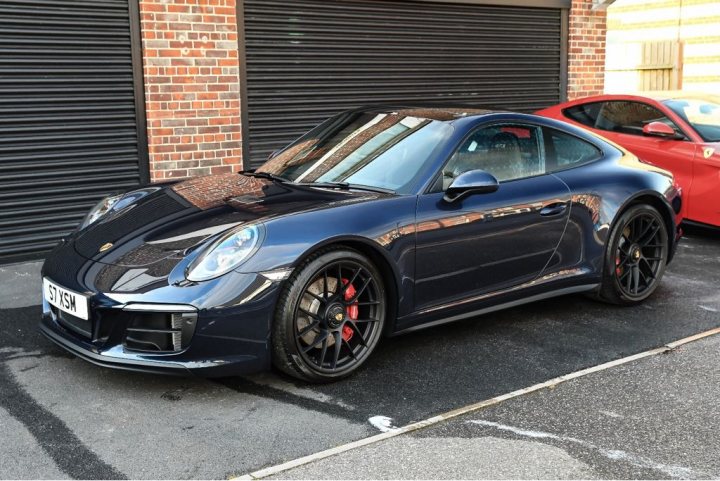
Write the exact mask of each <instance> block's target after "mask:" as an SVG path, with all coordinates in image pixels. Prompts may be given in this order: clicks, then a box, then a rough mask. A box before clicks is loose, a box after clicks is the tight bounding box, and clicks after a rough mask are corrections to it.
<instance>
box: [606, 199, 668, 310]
mask: <svg viewBox="0 0 720 481" xmlns="http://www.w3.org/2000/svg"><path fill="white" fill-rule="evenodd" d="M668 241H669V237H668V232H667V227H666V225H665V221H664V220H663V218H662V217H661V216H660V213H659V212H658V211H657V210H656V209H655V208H653V207H651V206H648V205H638V206H633V207H631V208H630V209H628V211H626V212H625V213H624V214H623V215H622V217H621V218H620V220H619V221H618V223H617V225H616V226H615V228H614V229H613V232H612V235H611V237H610V244H609V248H608V251H607V255H606V257H607V258H606V269H605V276H604V281H603V286H602V289H601V293H600V296H601V297H602V298H603V299H604V300H607V301H609V302H613V303H616V304H635V303H637V302H640V301H643V300H645V299H647V298H648V297H649V296H650V295H651V294H652V293H653V292H654V291H655V289H657V286H658V284H659V282H660V279H661V278H662V275H663V273H664V272H665V265H666V261H667V256H668Z"/></svg>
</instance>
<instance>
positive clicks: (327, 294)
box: [323, 269, 330, 300]
mask: <svg viewBox="0 0 720 481" xmlns="http://www.w3.org/2000/svg"><path fill="white" fill-rule="evenodd" d="M323 298H324V299H325V300H328V299H329V298H330V291H329V290H328V273H327V269H325V270H324V271H323Z"/></svg>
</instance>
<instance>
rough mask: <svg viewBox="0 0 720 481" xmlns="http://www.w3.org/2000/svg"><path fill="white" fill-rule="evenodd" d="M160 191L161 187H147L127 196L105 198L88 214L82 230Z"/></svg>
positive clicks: (81, 227)
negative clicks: (113, 212)
mask: <svg viewBox="0 0 720 481" xmlns="http://www.w3.org/2000/svg"><path fill="white" fill-rule="evenodd" d="M158 190H160V187H146V188H144V189H137V190H133V191H131V192H127V193H125V194H119V195H111V196H110V197H105V198H104V199H103V200H101V201H100V202H98V203H97V205H96V206H95V207H93V208H92V209H91V210H90V212H88V214H87V215H86V216H85V219H84V220H83V221H82V224H80V229H84V228H85V227H87V226H89V225H90V224H92V223H94V222H96V221H98V220H99V219H100V218H102V217H103V216H105V215H107V214H108V213H109V212H112V211H116V212H117V211H120V210H122V209H124V208H126V207H128V206H130V205H131V204H134V203H135V202H137V201H138V200H140V199H142V198H143V197H145V196H146V195H148V194H152V193H153V192H157V191H158Z"/></svg>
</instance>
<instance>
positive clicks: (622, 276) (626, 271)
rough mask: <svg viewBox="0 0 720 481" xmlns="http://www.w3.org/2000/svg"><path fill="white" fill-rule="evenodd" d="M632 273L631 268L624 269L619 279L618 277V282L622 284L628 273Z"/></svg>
mask: <svg viewBox="0 0 720 481" xmlns="http://www.w3.org/2000/svg"><path fill="white" fill-rule="evenodd" d="M631 272H632V268H630V269H625V272H623V273H622V275H621V276H620V277H618V282H622V281H623V280H624V279H625V278H626V277H627V276H628V275H630V273H631Z"/></svg>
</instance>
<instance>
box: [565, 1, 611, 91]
mask: <svg viewBox="0 0 720 481" xmlns="http://www.w3.org/2000/svg"><path fill="white" fill-rule="evenodd" d="M593 3H596V4H602V3H609V2H598V1H597V0H596V1H595V2H593V0H572V8H571V10H570V29H569V31H568V42H569V45H568V99H569V100H572V99H576V98H579V97H586V96H588V95H596V94H601V93H603V90H604V83H605V32H606V28H607V21H606V11H605V9H604V8H597V9H595V10H593V8H592V7H593Z"/></svg>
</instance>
